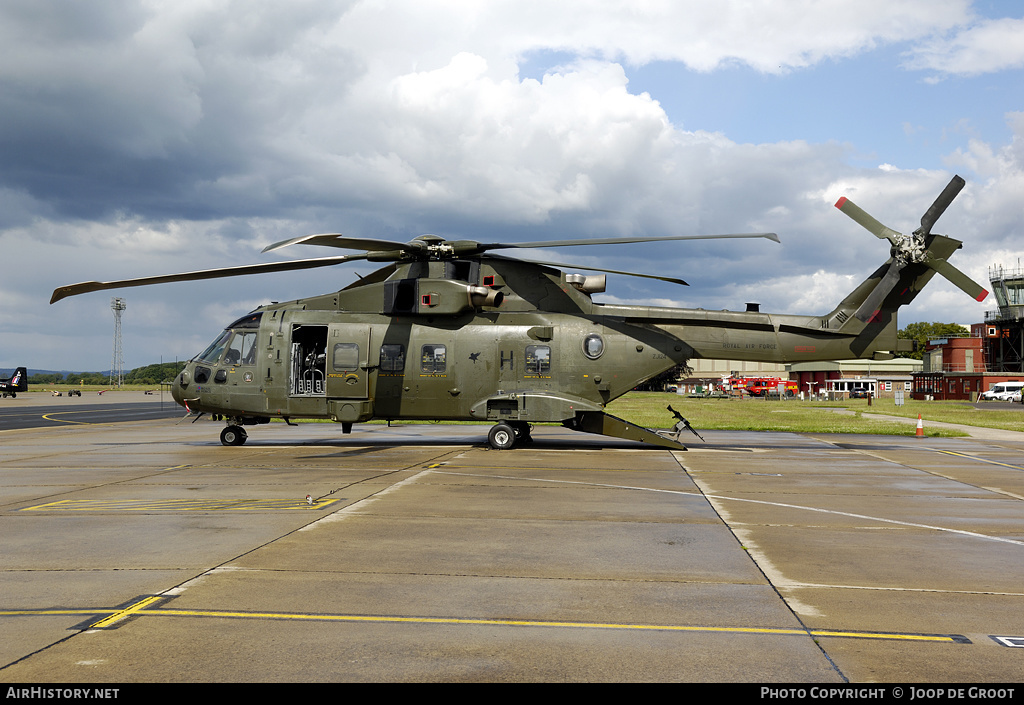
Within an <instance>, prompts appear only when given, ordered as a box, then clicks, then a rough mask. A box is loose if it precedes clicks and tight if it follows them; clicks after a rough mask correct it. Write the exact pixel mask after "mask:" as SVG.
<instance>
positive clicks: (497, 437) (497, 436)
mask: <svg viewBox="0 0 1024 705" xmlns="http://www.w3.org/2000/svg"><path fill="white" fill-rule="evenodd" d="M487 442H488V443H490V444H491V448H494V450H508V449H509V448H511V447H512V446H514V445H515V444H516V432H515V431H514V430H513V429H512V427H511V426H509V425H508V424H507V423H499V424H496V425H495V426H493V427H491V430H490V431H489V432H488V433H487Z"/></svg>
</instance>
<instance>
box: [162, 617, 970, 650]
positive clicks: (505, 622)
mask: <svg viewBox="0 0 1024 705" xmlns="http://www.w3.org/2000/svg"><path fill="white" fill-rule="evenodd" d="M146 614H147V616H171V617H219V618H241V619H284V620H299V621H323V622H368V623H382V624H385V623H391V624H456V625H474V626H499V627H562V628H570V629H619V630H628V631H668V632H711V633H724V634H770V635H789V636H807V635H808V634H810V635H811V636H814V637H847V638H857V639H901V640H905V641H930V642H942V643H950V644H952V643H961V640H960V639H958V638H956V637H953V636H947V635H943V634H938V635H934V634H933V635H929V634H896V633H893V634H888V633H876V632H844V631H833V630H811V631H809V632H808V631H807V630H805V629H771V628H757V627H708V626H703V627H695V626H681V625H670V624H615V623H601V622H542V621H535V620H517V619H460V618H456V617H389V616H380V615H341V614H337V615H324V614H319V615H318V614H294V613H287V612H229V611H211V610H175V609H157V610H151V611H149V612H147V613H146Z"/></svg>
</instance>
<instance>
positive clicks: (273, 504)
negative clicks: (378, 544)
mask: <svg viewBox="0 0 1024 705" xmlns="http://www.w3.org/2000/svg"><path fill="white" fill-rule="evenodd" d="M340 501H341V500H340V499H322V500H317V501H315V502H313V504H308V503H307V502H306V500H305V499H165V500H157V501H154V500H144V499H127V500H94V499H62V500H60V501H57V502H49V503H47V504H37V505H35V506H33V507H24V508H23V509H21V510H19V511H22V512H147V511H149V512H221V511H265V510H275V509H284V510H293V509H324V508H326V507H328V506H330V505H332V504H334V503H335V502H340Z"/></svg>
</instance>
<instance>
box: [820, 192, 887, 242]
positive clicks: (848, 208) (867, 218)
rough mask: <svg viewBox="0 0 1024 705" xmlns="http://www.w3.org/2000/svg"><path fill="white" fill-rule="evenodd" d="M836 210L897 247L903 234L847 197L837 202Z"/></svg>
mask: <svg viewBox="0 0 1024 705" xmlns="http://www.w3.org/2000/svg"><path fill="white" fill-rule="evenodd" d="M836 208H838V209H839V210H841V211H842V212H843V213H845V214H846V215H848V216H850V217H851V218H853V219H854V220H855V221H856V222H857V223H858V224H859V225H860V226H861V227H863V228H865V229H867V230H868V231H869V232H870V233H872V234H873V235H874V236H875V237H877V238H878V239H879V240H888V241H889V242H891V243H892V244H893V245H895V244H896V242H897V238H898V237H900V236H901V235H902V233H899V232H897V231H895V230H893V229H892V228H889V227H886V226H885V225H882V224H881V223H879V222H878V221H877V220H875V218H874V217H873V216H872V215H871V214H870V213H868V212H867V211H865V210H864V209H863V208H861V207H860V206H858V205H857V204H856V203H854V202H853V201H851V200H850V199H849V198H847V197H846V196H843V197H842V198H840V199H839V200H838V201H836Z"/></svg>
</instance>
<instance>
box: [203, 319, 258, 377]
mask: <svg viewBox="0 0 1024 705" xmlns="http://www.w3.org/2000/svg"><path fill="white" fill-rule="evenodd" d="M262 315H263V314H262V312H261V313H250V314H249V315H248V316H243V317H242V318H239V319H238V320H237V321H235V322H234V323H232V324H231V325H230V326H228V327H227V329H225V330H224V332H222V333H221V334H220V335H219V336H217V339H216V340H215V341H213V342H212V343H211V344H210V347H208V348H206V350H204V351H203V352H202V353H201V354H200V355H199V357H198V358H196V359H197V360H199V361H200V362H206V363H209V364H211V365H215V364H217V363H218V362H219V361H220V359H221V356H223V357H224V364H225V365H252V364H255V363H256V332H257V330H256V329H258V328H259V326H260V318H261V317H262ZM225 350H227V354H225V353H224V351H225Z"/></svg>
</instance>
